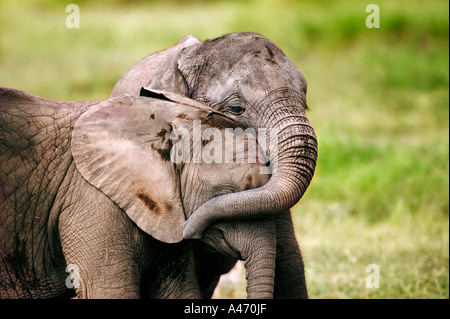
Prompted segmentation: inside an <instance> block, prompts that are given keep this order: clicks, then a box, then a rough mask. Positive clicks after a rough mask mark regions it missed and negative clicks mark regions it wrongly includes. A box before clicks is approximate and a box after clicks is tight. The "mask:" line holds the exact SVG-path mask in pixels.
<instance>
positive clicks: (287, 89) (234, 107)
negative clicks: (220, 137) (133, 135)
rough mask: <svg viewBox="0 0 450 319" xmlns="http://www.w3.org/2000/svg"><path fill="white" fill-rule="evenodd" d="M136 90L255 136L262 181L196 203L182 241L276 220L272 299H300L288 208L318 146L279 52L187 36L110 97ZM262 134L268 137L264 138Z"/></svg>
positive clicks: (146, 61)
mask: <svg viewBox="0 0 450 319" xmlns="http://www.w3.org/2000/svg"><path fill="white" fill-rule="evenodd" d="M143 86H144V87H146V88H147V89H148V90H149V91H150V92H151V91H152V90H154V91H155V94H157V91H158V90H165V91H170V92H173V93H177V94H181V95H184V96H187V97H189V98H192V99H194V100H197V101H200V102H203V103H205V104H207V105H209V106H211V107H212V108H215V109H217V110H220V111H222V112H224V113H226V114H227V115H228V116H229V117H230V118H232V119H234V120H235V121H236V122H238V123H240V124H241V125H242V126H243V127H246V128H254V129H255V131H256V130H257V131H258V132H263V133H260V134H258V141H259V143H260V144H261V145H266V148H265V149H264V151H265V153H266V154H268V155H269V159H270V165H271V167H272V168H273V171H272V173H273V174H272V176H271V178H270V180H269V182H268V183H266V184H265V185H264V186H263V187H260V188H257V189H252V190H247V191H244V192H238V193H233V194H224V195H222V196H218V197H214V198H213V199H211V200H210V201H208V202H206V203H204V204H203V205H201V206H200V207H199V208H198V209H197V210H196V211H195V212H194V213H193V214H192V215H191V216H190V218H189V219H188V221H187V223H186V225H185V229H184V238H187V239H188V238H200V237H201V236H202V232H203V231H204V230H205V229H207V227H208V225H210V224H212V223H214V222H216V221H219V220H236V219H251V218H261V217H267V216H276V224H277V225H276V233H277V256H276V277H275V289H276V290H275V295H276V296H277V297H283V298H304V297H307V290H306V283H305V277H304V270H303V260H302V256H301V253H300V249H299V246H298V243H297V241H296V238H295V235H294V230H293V225H292V220H291V216H290V212H289V209H290V208H291V207H292V206H293V205H294V204H295V203H297V202H298V201H299V200H300V198H301V197H302V196H303V194H304V193H305V191H306V189H307V187H308V185H309V183H310V181H311V179H312V177H313V174H314V171H315V166H316V160H317V152H318V146H317V138H316V135H315V132H314V129H313V128H312V126H311V124H310V123H309V121H308V119H307V117H306V114H305V112H306V110H307V105H306V81H305V78H304V77H303V75H302V74H301V73H300V71H299V70H298V69H297V68H296V67H295V65H294V64H293V63H292V62H291V61H289V59H288V58H287V57H286V56H285V55H284V53H283V52H282V51H281V49H280V48H278V47H277V46H276V45H275V44H274V43H272V42H271V41H270V40H268V39H267V38H265V37H263V36H261V35H258V34H254V33H233V34H228V35H225V36H222V37H218V38H214V39H210V40H207V41H204V42H202V41H200V40H199V39H198V38H196V37H195V36H192V35H190V36H186V37H184V38H183V39H181V40H180V41H179V42H178V43H177V44H176V45H174V46H173V47H171V48H168V49H166V50H164V51H160V52H157V53H154V54H151V55H149V56H147V57H145V58H143V59H142V60H140V61H138V62H137V63H136V64H135V65H133V66H132V67H131V68H130V69H129V70H128V71H127V72H126V73H125V74H124V75H123V76H122V78H121V79H120V80H119V81H118V82H117V84H116V86H115V87H114V89H113V90H112V93H111V96H112V97H113V96H117V95H119V94H122V93H128V94H138V93H139V90H140V89H141V87H143ZM260 128H262V129H265V133H264V130H262V131H260V130H258V129H260ZM270 132H275V133H276V134H275V136H268V137H267V135H270V134H269V133H270ZM264 135H266V136H264ZM272 135H273V134H272ZM269 138H272V139H276V141H277V143H276V146H277V148H275V150H274V149H273V148H271V147H269V146H270V143H267V139H269ZM264 140H266V142H265V143H264V142H263V141H264Z"/></svg>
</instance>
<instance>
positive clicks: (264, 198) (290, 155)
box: [184, 107, 317, 238]
mask: <svg viewBox="0 0 450 319" xmlns="http://www.w3.org/2000/svg"><path fill="white" fill-rule="evenodd" d="M290 109H294V107H291V108H290ZM284 112H286V111H284ZM274 114H277V112H274ZM266 123H269V127H270V126H271V127H273V128H275V129H276V131H277V132H278V145H277V146H278V151H277V152H273V150H272V151H271V152H270V155H269V158H270V164H271V166H272V168H273V171H272V176H271V178H270V180H269V181H268V182H267V183H266V184H265V185H264V186H262V187H260V188H256V189H251V190H247V191H243V192H238V193H234V194H227V195H222V196H219V197H215V198H213V199H211V200H210V201H208V202H206V203H204V204H203V205H202V206H200V207H199V208H198V209H197V210H196V211H195V212H194V213H193V214H192V216H190V218H189V219H188V221H187V222H186V224H185V229H184V238H200V237H201V234H202V232H203V230H204V229H206V227H208V225H210V224H211V223H213V222H215V221H217V220H222V219H224V220H242V219H249V218H250V219H251V218H261V217H269V216H274V215H278V214H281V213H282V212H284V211H286V210H288V209H290V208H291V207H292V206H294V205H295V204H296V203H297V202H298V201H299V200H300V198H301V197H302V196H303V194H304V193H305V191H306V189H307V188H308V186H309V183H310V182H311V179H312V177H313V175H314V170H315V166H316V160H317V138H316V135H315V132H314V129H313V128H312V126H311V124H310V123H309V121H308V119H307V118H306V116H305V114H304V112H301V113H300V114H292V112H291V113H289V114H287V115H286V114H283V115H282V116H280V115H278V116H277V115H273V116H272V119H271V120H269V121H266ZM271 131H272V132H273V130H271Z"/></svg>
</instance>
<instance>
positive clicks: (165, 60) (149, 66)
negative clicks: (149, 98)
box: [110, 35, 202, 97]
mask: <svg viewBox="0 0 450 319" xmlns="http://www.w3.org/2000/svg"><path fill="white" fill-rule="evenodd" d="M201 43H202V42H201V41H200V39H198V38H197V37H195V36H193V35H187V36H185V37H184V38H182V39H181V40H180V41H178V43H177V44H175V45H174V46H172V47H170V48H168V49H166V50H163V51H159V52H156V53H153V54H150V55H148V56H146V57H145V58H143V59H141V60H140V61H138V62H137V63H136V64H134V65H133V66H132V67H131V68H130V69H129V70H128V71H127V72H125V74H124V75H123V76H122V77H121V78H120V80H119V81H118V82H117V83H116V85H115V86H114V88H113V90H112V92H111V95H110V97H116V96H119V95H121V94H124V93H127V94H131V95H138V94H139V90H140V89H141V87H143V86H148V85H149V83H150V82H153V83H152V86H154V87H155V89H165V90H168V91H171V92H174V93H178V94H182V95H185V96H187V92H188V89H187V86H186V84H185V83H184V82H183V79H182V77H181V75H180V74H179V73H178V67H177V60H178V58H179V57H180V55H181V54H182V52H183V51H184V50H185V49H186V48H188V47H191V46H197V45H199V44H201Z"/></svg>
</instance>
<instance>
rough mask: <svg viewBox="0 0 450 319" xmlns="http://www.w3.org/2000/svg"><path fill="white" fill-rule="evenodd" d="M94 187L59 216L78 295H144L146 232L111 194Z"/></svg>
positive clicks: (66, 252)
mask: <svg viewBox="0 0 450 319" xmlns="http://www.w3.org/2000/svg"><path fill="white" fill-rule="evenodd" d="M94 193H95V194H86V193H85V194H84V195H85V196H79V197H78V196H77V197H76V198H77V200H76V201H75V204H72V205H69V206H68V207H70V209H69V208H66V209H65V210H64V211H63V212H61V214H60V218H59V235H60V238H61V246H62V250H63V253H64V256H65V259H66V263H67V265H68V271H70V273H71V277H72V281H73V286H74V288H75V290H76V293H77V296H78V298H83V299H84V298H89V299H91V298H93V299H97V298H102V299H103V298H111V299H116V298H127V299H129V298H139V297H140V277H141V274H142V269H143V268H144V267H145V265H146V263H148V257H146V255H145V253H143V252H145V251H146V250H147V249H148V247H147V246H148V244H147V242H146V240H145V238H144V233H143V232H141V231H140V230H139V229H138V228H137V227H136V226H135V225H134V224H133V223H132V222H131V220H130V219H129V218H128V217H127V216H126V214H124V213H123V212H122V211H121V210H120V209H119V208H118V207H117V206H116V205H114V203H113V202H111V201H110V200H109V199H108V198H107V197H106V196H104V195H103V194H101V193H100V192H98V191H97V190H95V191H94ZM90 195H92V196H90ZM94 195H95V196H94ZM67 281H68V280H66V283H67ZM69 284H70V282H69Z"/></svg>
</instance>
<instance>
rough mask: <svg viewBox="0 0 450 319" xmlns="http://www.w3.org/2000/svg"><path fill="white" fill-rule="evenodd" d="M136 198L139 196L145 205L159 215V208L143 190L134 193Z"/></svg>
mask: <svg viewBox="0 0 450 319" xmlns="http://www.w3.org/2000/svg"><path fill="white" fill-rule="evenodd" d="M136 196H137V198H139V199H140V200H141V201H142V202H143V203H144V204H145V206H147V208H148V209H149V210H150V211H151V212H152V213H153V214H155V215H159V214H160V213H161V209H160V208H159V206H158V203H156V202H155V201H154V200H153V199H151V198H150V197H149V196H148V195H147V194H145V193H143V192H139V193H137V194H136Z"/></svg>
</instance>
